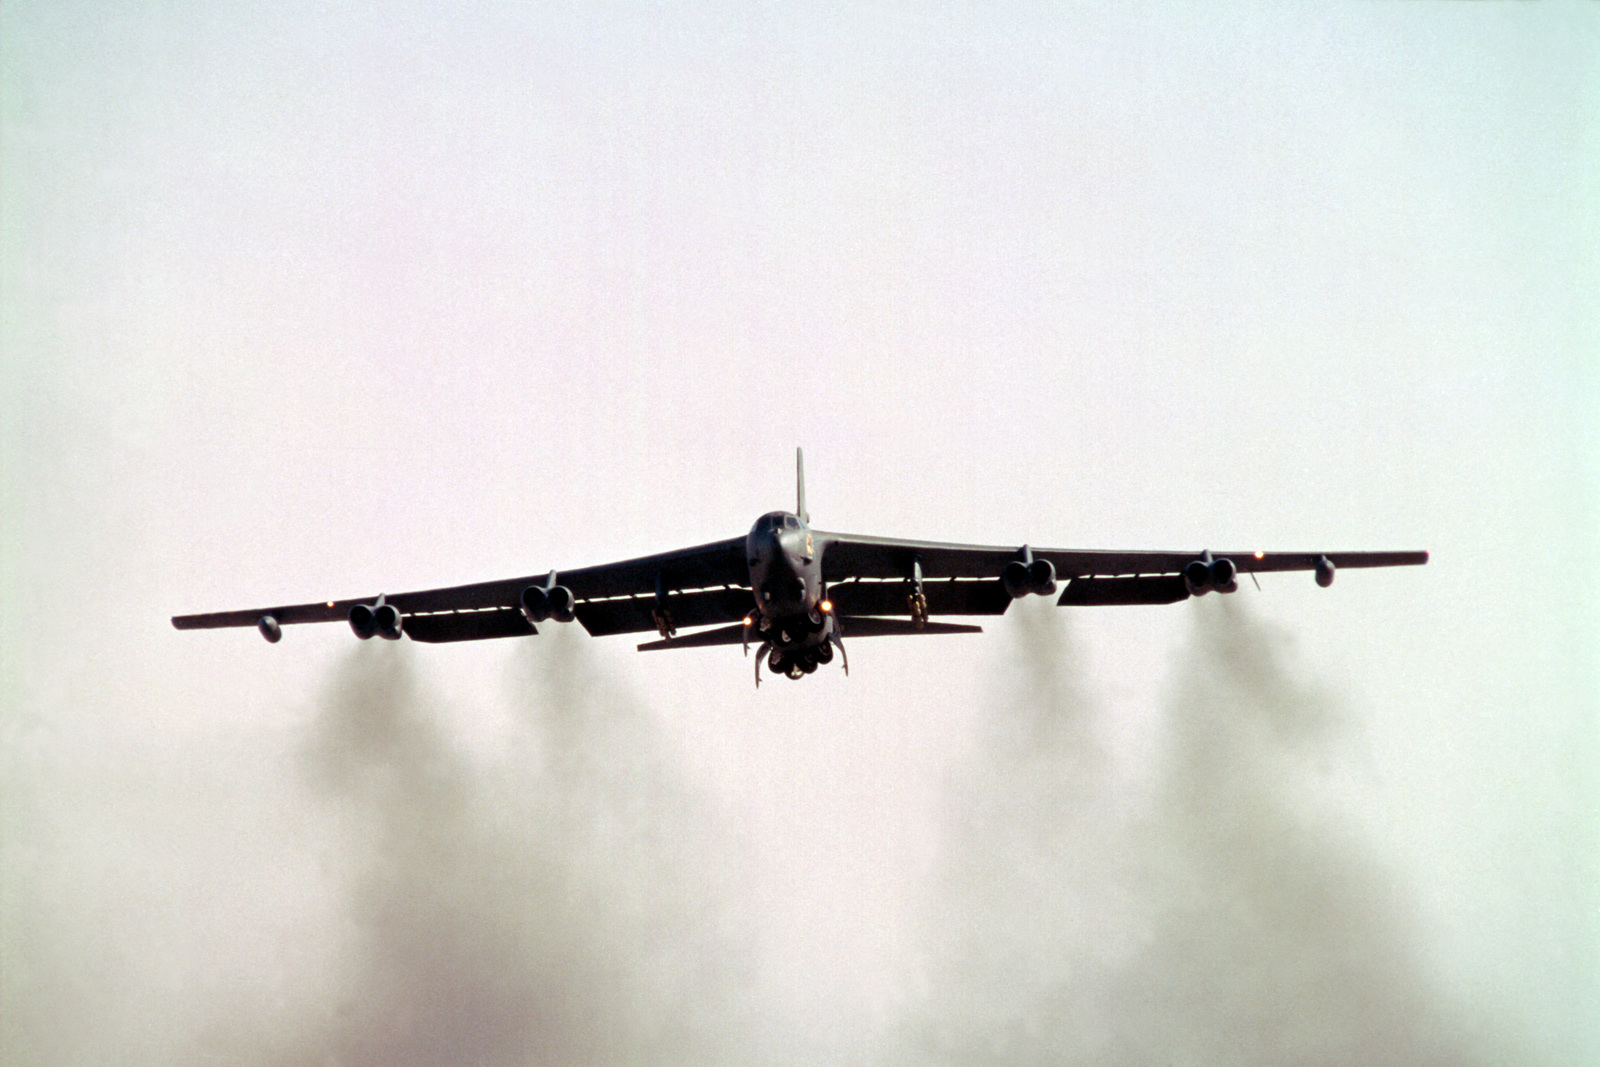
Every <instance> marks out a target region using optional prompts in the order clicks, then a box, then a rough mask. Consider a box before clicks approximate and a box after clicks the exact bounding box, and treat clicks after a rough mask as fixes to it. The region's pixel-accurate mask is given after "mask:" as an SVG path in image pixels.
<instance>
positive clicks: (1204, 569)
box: [1183, 559, 1212, 596]
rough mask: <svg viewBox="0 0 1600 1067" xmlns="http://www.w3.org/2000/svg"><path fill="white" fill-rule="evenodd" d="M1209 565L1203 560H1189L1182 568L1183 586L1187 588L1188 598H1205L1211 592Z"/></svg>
mask: <svg viewBox="0 0 1600 1067" xmlns="http://www.w3.org/2000/svg"><path fill="white" fill-rule="evenodd" d="M1211 581H1212V579H1211V564H1209V563H1207V562H1206V561H1205V560H1203V559H1196V560H1191V561H1189V563H1187V564H1186V565H1185V566H1184V568H1183V584H1184V585H1186V586H1188V587H1189V595H1190V596H1205V595H1206V594H1207V593H1209V592H1211Z"/></svg>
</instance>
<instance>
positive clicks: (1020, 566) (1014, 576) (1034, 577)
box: [1000, 559, 1056, 600]
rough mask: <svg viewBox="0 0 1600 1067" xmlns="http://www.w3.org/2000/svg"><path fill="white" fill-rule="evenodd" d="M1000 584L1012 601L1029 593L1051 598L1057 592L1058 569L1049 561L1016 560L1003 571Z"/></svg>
mask: <svg viewBox="0 0 1600 1067" xmlns="http://www.w3.org/2000/svg"><path fill="white" fill-rule="evenodd" d="M1000 582H1001V584H1002V585H1004V586H1005V587H1006V593H1007V594H1008V595H1009V596H1010V597H1011V599H1012V600H1019V599H1021V598H1022V597H1025V596H1027V595H1028V594H1029V593H1034V594H1036V595H1038V596H1050V595H1052V594H1053V593H1055V591H1056V567H1055V564H1053V563H1051V562H1050V561H1049V560H1047V559H1034V560H1020V559H1014V560H1012V561H1011V562H1010V563H1007V564H1006V565H1005V566H1004V567H1003V568H1002V569H1001V571H1000Z"/></svg>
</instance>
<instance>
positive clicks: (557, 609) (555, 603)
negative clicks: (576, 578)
mask: <svg viewBox="0 0 1600 1067" xmlns="http://www.w3.org/2000/svg"><path fill="white" fill-rule="evenodd" d="M548 596H549V598H550V617H551V618H552V619H554V620H555V621H556V622H571V621H572V620H573V619H574V618H576V617H577V606H578V602H577V598H576V597H574V596H573V595H572V590H570V589H568V588H567V587H566V586H564V585H558V586H556V587H555V588H553V589H551V590H550V592H549V594H548Z"/></svg>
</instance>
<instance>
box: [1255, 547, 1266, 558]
mask: <svg viewBox="0 0 1600 1067" xmlns="http://www.w3.org/2000/svg"><path fill="white" fill-rule="evenodd" d="M1266 557H1267V554H1266V553H1265V552H1263V551H1261V550H1260V549H1259V548H1258V549H1256V559H1265V558H1266Z"/></svg>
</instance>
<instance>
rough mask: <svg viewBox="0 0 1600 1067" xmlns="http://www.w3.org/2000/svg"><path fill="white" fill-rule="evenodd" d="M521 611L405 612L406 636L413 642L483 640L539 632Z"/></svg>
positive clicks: (523, 635) (435, 642)
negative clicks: (435, 613) (421, 613)
mask: <svg viewBox="0 0 1600 1067" xmlns="http://www.w3.org/2000/svg"><path fill="white" fill-rule="evenodd" d="M538 632H539V631H538V630H535V629H534V628H533V624H532V623H530V622H529V621H528V620H527V618H525V617H524V616H523V614H522V612H520V611H504V610H502V611H448V612H442V613H440V614H438V615H407V616H406V622H405V633H406V636H407V637H409V638H411V640H413V641H426V642H427V643H428V644H435V645H436V644H443V643H445V642H447V641H483V640H486V639H487V638H491V637H529V636H532V635H533V634H536V633H538Z"/></svg>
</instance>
